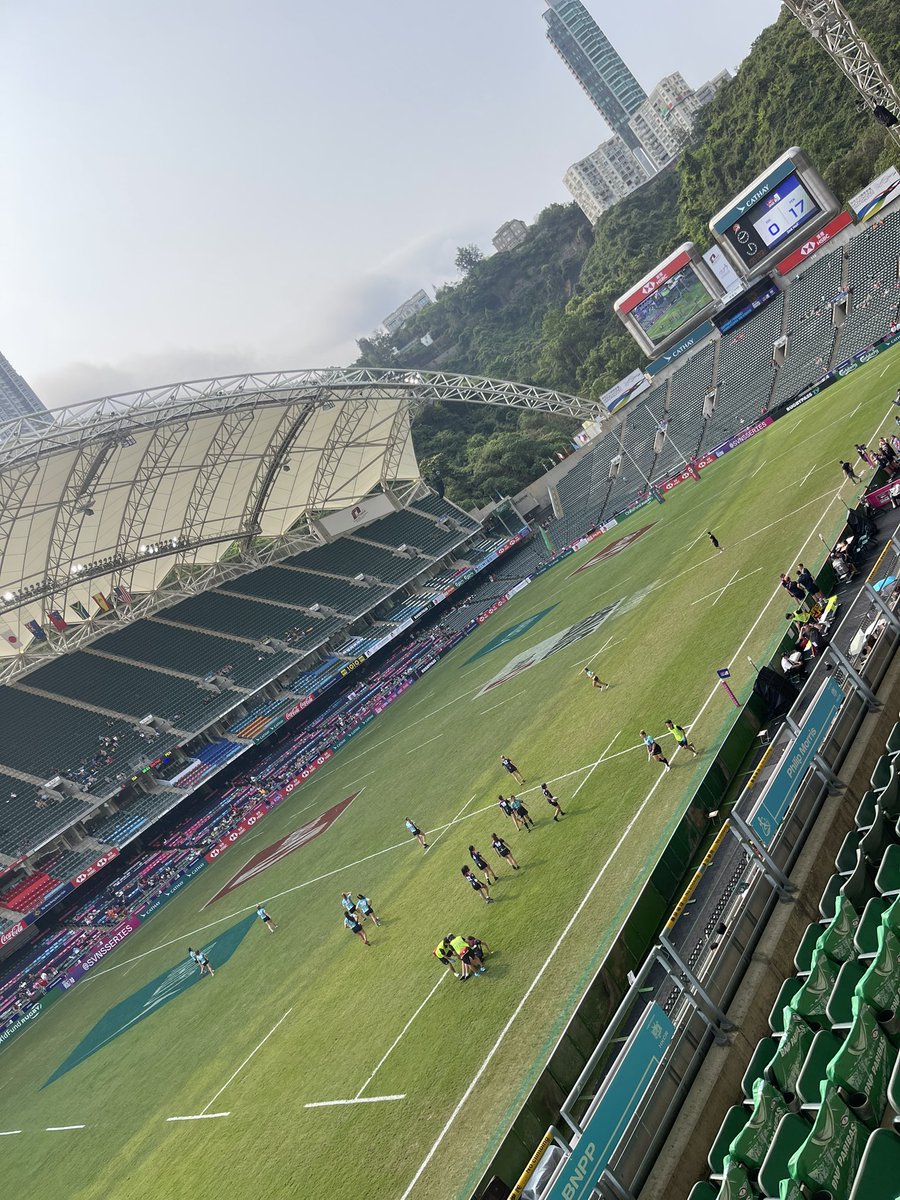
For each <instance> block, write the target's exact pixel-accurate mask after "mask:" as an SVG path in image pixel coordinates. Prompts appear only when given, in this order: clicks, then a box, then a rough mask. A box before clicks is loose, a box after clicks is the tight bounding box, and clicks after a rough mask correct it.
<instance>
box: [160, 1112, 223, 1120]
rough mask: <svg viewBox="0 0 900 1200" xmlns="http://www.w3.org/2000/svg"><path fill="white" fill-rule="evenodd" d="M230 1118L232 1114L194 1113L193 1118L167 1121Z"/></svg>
mask: <svg viewBox="0 0 900 1200" xmlns="http://www.w3.org/2000/svg"><path fill="white" fill-rule="evenodd" d="M230 1116H231V1113H230V1112H220V1113H208V1112H202V1113H194V1114H193V1115H192V1116H189V1117H166V1120H167V1121H214V1120H215V1119H216V1117H230Z"/></svg>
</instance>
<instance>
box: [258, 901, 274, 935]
mask: <svg viewBox="0 0 900 1200" xmlns="http://www.w3.org/2000/svg"><path fill="white" fill-rule="evenodd" d="M256 915H257V916H258V917H259V919H260V920H261V921H262V923H263V925H265V927H266V929H268V931H269V933H274V932H275V930H276V929H277V928H278V926H277V925H276V924H275V922H274V921H273V920H272V918H271V917H270V916H269V914H268V913H267V912H266V910H265V909H264V908H263V906H262V905H261V904H257V906H256Z"/></svg>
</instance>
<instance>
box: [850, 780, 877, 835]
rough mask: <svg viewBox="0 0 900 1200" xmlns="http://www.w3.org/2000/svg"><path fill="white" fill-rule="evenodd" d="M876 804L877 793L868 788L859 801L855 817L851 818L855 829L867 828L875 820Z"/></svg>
mask: <svg viewBox="0 0 900 1200" xmlns="http://www.w3.org/2000/svg"><path fill="white" fill-rule="evenodd" d="M877 803H878V793H877V792H876V791H875V789H874V788H869V790H868V791H867V792H866V794H865V795H864V796H863V798H862V800H860V802H859V808H858V809H857V810H856V816H855V817H854V818H853V824H854V825H855V826H856V828H857V829H868V828H869V826H870V825H871V824H872V822H873V821H874V819H875V805H876V804H877Z"/></svg>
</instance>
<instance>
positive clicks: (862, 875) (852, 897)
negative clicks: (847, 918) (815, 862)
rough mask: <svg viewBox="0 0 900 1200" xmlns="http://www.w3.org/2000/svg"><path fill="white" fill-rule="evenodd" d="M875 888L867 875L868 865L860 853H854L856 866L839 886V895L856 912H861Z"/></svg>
mask: <svg viewBox="0 0 900 1200" xmlns="http://www.w3.org/2000/svg"><path fill="white" fill-rule="evenodd" d="M875 891H876V887H875V883H874V882H873V880H872V877H871V876H870V874H869V869H868V865H867V863H866V860H865V858H864V857H863V854H862V851H860V850H857V852H856V866H855V867H854V869H853V873H852V874H851V875H848V876H847V878H846V879H845V880H844V882H843V884H842V885H841V889H840V893H841V895H842V896H846V897H847V899H848V900H849V901H850V903H851V904H852V905H853V907H854V908H855V909H856V911H857V912H862V910H863V909H864V908H865V907H866V905H867V904H868V903H869V901H870V900H871V899H872V897H873V896H874V895H875Z"/></svg>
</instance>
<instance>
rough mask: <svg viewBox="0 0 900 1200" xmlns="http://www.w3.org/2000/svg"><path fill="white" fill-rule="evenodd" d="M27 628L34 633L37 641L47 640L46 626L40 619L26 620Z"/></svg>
mask: <svg viewBox="0 0 900 1200" xmlns="http://www.w3.org/2000/svg"><path fill="white" fill-rule="evenodd" d="M25 628H26V629H27V630H28V632H29V633H33V634H34V637H35V640H36V641H38V642H45V641H46V640H47V635H46V633H45V632H44V627H43V625H41V623H40V622H39V621H26V622H25Z"/></svg>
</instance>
